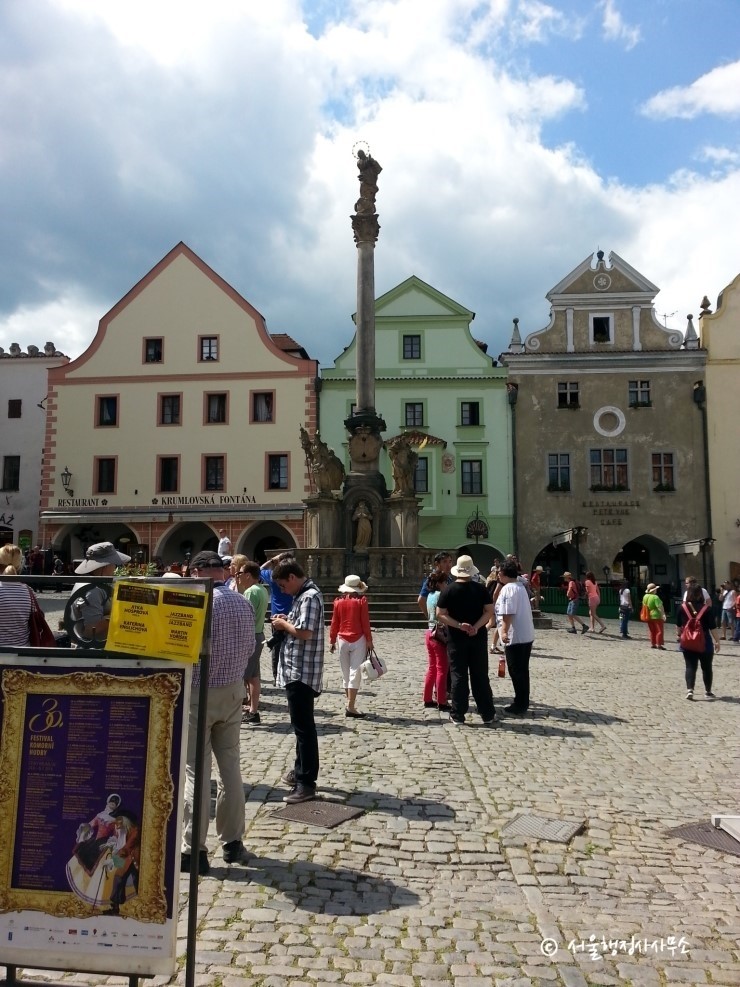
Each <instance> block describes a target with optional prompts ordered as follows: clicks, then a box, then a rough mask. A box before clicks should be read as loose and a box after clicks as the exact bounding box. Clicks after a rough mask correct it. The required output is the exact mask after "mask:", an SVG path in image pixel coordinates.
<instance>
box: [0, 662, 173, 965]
mask: <svg viewBox="0 0 740 987" xmlns="http://www.w3.org/2000/svg"><path fill="white" fill-rule="evenodd" d="M81 666H83V662H82V661H81V662H79V663H78V664H76V665H75V666H74V667H72V666H70V660H69V658H61V657H60V658H43V659H42V658H39V659H36V658H26V657H23V658H20V657H14V656H11V655H2V656H0V694H1V695H2V702H0V964H5V965H15V966H22V967H26V968H32V969H39V968H41V969H59V970H79V971H86V972H87V971H89V972H97V971H101V972H109V973H120V974H123V975H128V976H134V975H139V976H156V975H159V974H168V975H169V974H172V973H174V972H175V969H176V930H177V914H178V903H177V895H178V883H179V881H178V877H179V868H178V867H177V866H176V865H177V863H178V859H177V849H178V846H179V840H180V824H181V819H182V792H183V776H184V762H185V751H186V749H187V744H186V737H185V732H186V730H187V716H186V715H184V710H186V709H187V702H188V701H189V682H190V668H189V667H187V666H185V665H182V664H179V665H178V664H173V663H172V662H171V661H167V662H164V661H157V660H153V659H146V658H142V659H137V660H134V659H115V658H105V659H104V660H102V661H101V660H97V659H96V660H91V661H90V662H89V663H84V667H81Z"/></svg>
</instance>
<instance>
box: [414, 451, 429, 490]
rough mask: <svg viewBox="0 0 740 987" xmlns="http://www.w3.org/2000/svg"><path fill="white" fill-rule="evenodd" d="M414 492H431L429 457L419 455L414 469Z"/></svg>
mask: <svg viewBox="0 0 740 987" xmlns="http://www.w3.org/2000/svg"><path fill="white" fill-rule="evenodd" d="M414 493H418V494H425V493H429V459H428V458H427V457H426V456H419V458H418V459H417V460H416V469H415V470H414Z"/></svg>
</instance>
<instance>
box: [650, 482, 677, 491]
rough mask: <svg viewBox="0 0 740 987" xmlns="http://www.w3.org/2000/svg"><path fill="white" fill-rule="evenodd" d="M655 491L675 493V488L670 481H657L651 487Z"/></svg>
mask: <svg viewBox="0 0 740 987" xmlns="http://www.w3.org/2000/svg"><path fill="white" fill-rule="evenodd" d="M653 491H654V492H655V493H675V492H676V488H675V487H674V486H673V484H672V483H659V484H658V485H657V486H655V487H653Z"/></svg>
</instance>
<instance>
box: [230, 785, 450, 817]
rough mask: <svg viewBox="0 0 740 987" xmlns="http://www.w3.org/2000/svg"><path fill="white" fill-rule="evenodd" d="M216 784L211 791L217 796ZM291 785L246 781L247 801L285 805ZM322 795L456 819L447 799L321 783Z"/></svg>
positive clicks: (392, 811) (397, 812) (375, 808)
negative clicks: (405, 795)
mask: <svg viewBox="0 0 740 987" xmlns="http://www.w3.org/2000/svg"><path fill="white" fill-rule="evenodd" d="M215 791H216V789H215V784H214V785H213V786H212V789H211V794H212V798H213V799H215ZM288 791H289V789H288V786H287V785H286V784H285V782H283V781H277V782H276V783H275V784H274V785H267V784H263V783H260V784H258V785H247V784H245V785H244V801H245V802H249V803H255V802H260V803H263V804H264V805H265V807H266V808H268V809H277V808H280V807H282V805H283V795H287V793H288ZM319 798H320V799H324V800H326V801H328V802H337V803H338V804H340V805H352V806H357V807H360V808H363V809H365V810H366V811H367V812H385V813H387V814H388V815H393V816H400V817H402V818H404V819H427V818H429V819H432V818H433V819H435V820H440V819H448V820H452V819H455V810H454V809H452V808H450V806H449V805H446V804H445V803H444V802H441V801H437V800H436V799H433V798H414V797H409V798H398V797H397V796H395V795H388V794H386V793H385V792H369V791H364V790H362V789H348V788H334V787H332V786H331V785H322V784H319ZM214 811H215V801H214V802H212V806H211V817H212V818H213V815H214Z"/></svg>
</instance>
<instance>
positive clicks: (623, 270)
mask: <svg viewBox="0 0 740 987" xmlns="http://www.w3.org/2000/svg"><path fill="white" fill-rule="evenodd" d="M597 271H603V272H604V273H605V274H612V272H619V273H620V274H621V275H623V277H624V278H625V279H626V280H627V281H628V282H629V283H630V284H629V287H628V288H627V289H626V292H627V293H628V294H632V293H634V294H636V295H643V296H649V297H650V298H654V297H655V296H656V295H657V294H658V292H659V291H660V288H658V286H657V285H654V284H653V283H652V281H648V279H647V278H646V277H644V275H642V274H640V272H639V271H636V270H635V268H634V267H632V266H631V265H630V264H628V263H627V261H626V260H623V259H622V258H621V257H620V256H619V254H616V253H615V252H614V251H613V250H612V251H611V253H610V254H609V259H608V263H604V252H603V251H602V250H599V251H597V253H596V263H595V264H594V255H593V254H590V255H589V256H588V257H586V258H585V260H583V261H581V263H580V264H579V265H578V267H575V268H574V269H573V270H572V271H571V272H570V274H566V275H565V277H564V278H563V279H562V281H559V282H558V283H557V284H556V285H555V287H554V288H551V289H550V290H549V291H548V292H547V295H546V298H547V299H548V300H549V301H553V300H554V299H555V298H557V296H559V295H570V294H572V291H569V289H572V288H573V286H574V285H575V284H576V283H577V282H578V281H579V280H580V279H581V278H582V277H583V275H584V274H586V273H588V272H590V273H592V274H594V275H595V274H596V272H597ZM589 287H590V290H587V291H582V292H580V293H582V294H593V295H597V296H600V295H603V294H604V292H603V291H599V290H597V289H596V288H595V287H593V286H589ZM621 293H622V294H624V293H625V289H622V290H621Z"/></svg>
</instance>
